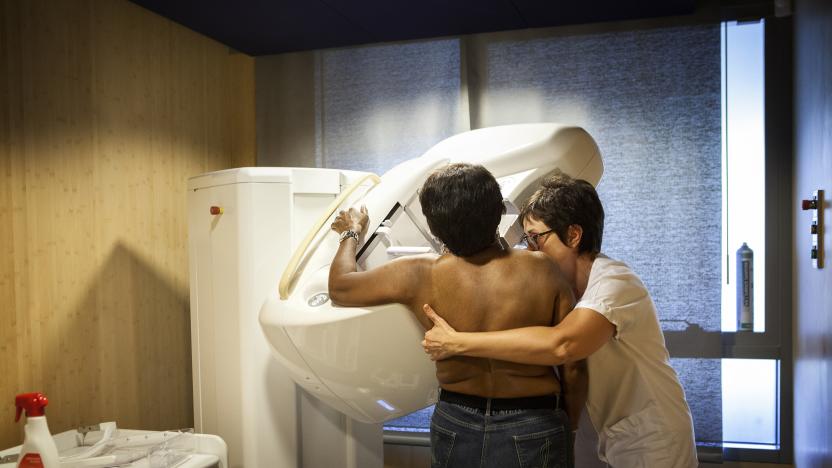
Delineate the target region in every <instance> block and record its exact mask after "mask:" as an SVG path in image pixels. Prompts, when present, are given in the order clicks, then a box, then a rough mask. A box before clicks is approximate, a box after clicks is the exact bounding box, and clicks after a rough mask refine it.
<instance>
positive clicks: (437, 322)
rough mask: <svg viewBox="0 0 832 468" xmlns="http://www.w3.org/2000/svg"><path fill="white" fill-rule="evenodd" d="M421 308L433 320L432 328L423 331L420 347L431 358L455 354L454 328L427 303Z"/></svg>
mask: <svg viewBox="0 0 832 468" xmlns="http://www.w3.org/2000/svg"><path fill="white" fill-rule="evenodd" d="M422 309H423V310H424V311H425V315H427V316H428V318H429V319H430V320H431V321H432V322H433V328H431V329H430V330H428V331H427V332H425V339H424V340H422V347H423V348H425V352H426V353H427V354H428V355H430V358H431V360H434V361H441V360H442V359H448V358H449V357H453V356H455V355H456V354H457V351H456V350H457V349H458V347H457V343H456V341H455V339H456V337H457V333H456V330H454V329H453V327H451V326H450V325H448V322H446V321H445V319H443V318H442V317H440V316H439V315H437V314H436V312H435V311H434V310H433V308H431V306H430V305H429V304H425V305H424V307H422Z"/></svg>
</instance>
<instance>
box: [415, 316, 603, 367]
mask: <svg viewBox="0 0 832 468" xmlns="http://www.w3.org/2000/svg"><path fill="white" fill-rule="evenodd" d="M424 310H425V314H426V315H427V316H428V318H430V319H431V321H433V323H434V327H433V328H431V329H430V330H428V331H427V332H426V333H425V339H424V341H423V342H422V346H423V347H424V348H425V352H426V353H427V354H429V355H430V358H431V359H433V360H434V361H437V360H442V359H447V358H450V357H453V356H472V357H484V358H491V359H501V360H504V361H510V362H517V363H523V364H536V365H548V366H560V365H562V364H565V363H567V362H575V361H579V360H581V359H586V358H587V357H588V356H589V355H591V354H592V353H594V352H595V351H598V350H599V349H601V347H602V346H604V344H605V343H607V342H608V341H609V340H611V339H612V337H613V336H614V335H615V325H613V324H612V323H610V321H609V320H607V319H606V318H604V316H603V315H601V314H599V313H597V312H596V311H594V310H591V309H585V308H578V309H575V310H573V311H572V312H571V313H569V314H568V315H567V316H566V317H565V318H564V319H563V321H562V322H560V323H559V324H558V325H557V326H555V327H526V328H516V329H513V330H502V331H494V332H482V333H462V332H458V331H456V330H454V329H453V328H452V327H451V326H450V325H449V324H448V323H447V322H446V321H445V320H444V319H442V317H440V316H439V315H438V314H437V313H436V312H435V311H434V310H433V309H432V308H431V307H430V305H428V304H425V308H424Z"/></svg>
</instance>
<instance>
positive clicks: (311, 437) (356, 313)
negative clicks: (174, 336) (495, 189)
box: [188, 124, 603, 467]
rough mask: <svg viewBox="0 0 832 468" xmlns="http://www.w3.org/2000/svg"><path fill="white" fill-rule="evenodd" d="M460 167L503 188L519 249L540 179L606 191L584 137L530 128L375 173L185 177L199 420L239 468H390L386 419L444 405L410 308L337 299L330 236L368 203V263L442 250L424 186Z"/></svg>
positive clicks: (448, 147)
mask: <svg viewBox="0 0 832 468" xmlns="http://www.w3.org/2000/svg"><path fill="white" fill-rule="evenodd" d="M453 162H471V163H477V164H482V165H484V166H485V167H486V168H488V169H489V170H490V171H491V172H492V173H493V174H494V175H495V176H496V177H497V178H498V180H499V182H500V185H501V188H502V191H503V196H504V198H505V200H506V205H507V213H506V215H505V216H504V218H503V222H502V223H501V225H500V233H501V235H502V236H503V237H505V238H506V240H507V241H508V242H509V244H513V243H515V242H516V241H517V240H519V237H520V235H521V234H522V228H521V227H519V226H518V223H516V213H517V211H516V208H515V207H516V206H517V205H519V204H521V203H522V202H523V201H525V199H526V198H527V197H528V196H529V195H530V194H531V192H532V191H534V190H535V189H536V188H537V185H538V183H539V181H540V180H541V179H542V178H543V177H545V176H546V175H548V174H550V173H552V172H553V171H554V170H556V169H560V170H562V171H563V172H565V173H567V174H570V175H572V176H574V177H578V178H582V179H586V180H588V181H590V182H591V183H593V184H597V182H598V181H599V179H600V177H601V174H602V172H603V163H602V160H601V156H600V154H599V152H598V148H597V146H596V144H595V142H594V140H593V139H592V137H591V136H590V135H589V134H587V133H586V132H585V131H584V130H583V129H581V128H578V127H570V126H563V125H557V124H523V125H510V126H503V127H493V128H486V129H480V130H474V131H471V132H466V133H462V134H459V135H456V136H454V137H451V138H448V139H446V140H444V141H442V142H440V143H439V144H437V145H436V146H434V147H433V148H431V149H430V150H429V151H428V152H427V153H425V154H424V155H423V156H421V157H419V158H415V159H412V160H410V161H406V162H404V163H402V164H400V165H398V166H396V167H394V168H393V169H391V170H390V171H388V172H387V173H385V174H384V175H383V176H382V177H380V178H379V177H377V176H375V175H372V174H367V173H361V172H355V171H343V170H336V169H301V168H245V169H233V170H228V171H219V172H215V173H209V174H205V175H202V176H198V177H194V178H192V179H191V180H190V181H189V201H188V204H189V230H190V241H189V242H190V262H191V327H192V344H193V379H194V407H195V408H194V409H195V412H194V416H195V425H196V428H197V430H198V431H201V432H209V433H214V434H218V435H220V436H221V437H222V438H223V439H224V440H225V441H226V442H227V444H228V446H229V464H230V466H231V467H239V466H247V467H257V466H287V467H288V466H304V467H317V466H346V467H359V466H360V467H372V466H378V467H380V466H381V455H380V453H381V437H382V433H381V426H380V424H379V423H381V422H384V421H387V420H390V419H393V418H397V417H400V416H402V415H404V414H407V413H410V412H413V411H415V410H418V409H420V408H423V407H425V406H428V405H430V404H432V403H434V402H435V400H436V397H437V383H436V378H435V375H434V366H433V363H432V362H431V361H430V360H429V359H428V358H427V357H426V356H425V355H424V353H423V352H422V349H421V346H420V342H421V340H422V337H423V333H424V330H423V329H422V328H421V326H420V325H419V323H418V322H417V321H416V319H415V318H414V317H413V316H412V314H411V312H410V311H409V310H408V309H407V308H405V307H404V306H402V305H400V304H390V305H385V306H378V307H369V308H346V307H339V306H337V305H335V304H333V303H332V302H331V301H330V300H329V296H328V286H327V277H328V273H329V265H330V263H331V261H332V258H333V256H334V254H335V251H336V250H337V247H338V236H337V235H335V234H334V233H333V232H332V231H330V229H329V225H330V223H331V222H332V219H333V218H334V216H335V214H336V212H337V211H338V210H340V209H346V208H348V207H349V206H353V205H357V204H364V205H366V206H367V208H368V210H369V216H370V222H369V228H368V234H367V236H366V237H365V240H364V243H363V245H361V246H359V253H358V263H359V266H360V267H361V268H367V269H369V268H373V267H375V266H378V265H380V264H382V263H384V262H388V261H390V260H392V259H394V258H396V257H400V256H403V255H412V254H418V253H425V252H431V251H433V252H438V251H439V249H440V248H441V246H440V245H438V243H437V241H436V240H435V239H434V237H433V236H432V235H431V234H430V232H429V230H428V227H427V223H426V221H425V219H424V217H423V215H422V212H421V207H420V206H419V201H418V195H417V190H418V188H419V187H420V186H421V185H422V183H423V182H424V180H425V179H426V178H427V176H428V175H429V174H430V173H431V171H433V170H435V169H437V168H440V167H443V166H445V165H447V164H449V163H453ZM258 319H259V323H258ZM336 410H337V411H336Z"/></svg>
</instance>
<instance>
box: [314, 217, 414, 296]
mask: <svg viewBox="0 0 832 468" xmlns="http://www.w3.org/2000/svg"><path fill="white" fill-rule="evenodd" d="M368 220H369V217H368V216H367V208H366V207H363V206H362V207H361V209H360V210H356V209H355V208H350V209H349V210H346V211H341V212H340V213H339V214H338V216H337V217H336V218H335V221H334V222H333V223H332V226H331V227H332V230H333V231H335V232H337V233H339V234H342V233H344V232H347V231H352V232H353V233H355V234H356V235H355V236H352V235H348V236H342V237H341V239H340V245H339V246H338V251H337V252H336V253H335V258H333V260H332V264H331V265H330V268H329V297H330V299H332V301H333V302H334V303H336V304H339V305H343V306H352V307H361V306H373V305H381V304H390V303H394V302H399V303H405V304H407V303H409V302H410V301H411V300H412V297H411V296H413V294H414V291H415V290H416V288H414V287H413V285H414V284H418V282H419V281H420V280H421V277H420V271H421V270H422V269H423V265H422V264H423V263H424V260H421V259H418V258H403V259H399V260H394V261H391V262H388V263H385V264H384V265H381V266H379V267H378V268H373V269H372V270H368V271H358V267H357V264H356V259H355V257H356V250H357V249H358V246H359V245H360V241H361V239H362V238H363V236H364V234H365V233H366V231H367V222H368Z"/></svg>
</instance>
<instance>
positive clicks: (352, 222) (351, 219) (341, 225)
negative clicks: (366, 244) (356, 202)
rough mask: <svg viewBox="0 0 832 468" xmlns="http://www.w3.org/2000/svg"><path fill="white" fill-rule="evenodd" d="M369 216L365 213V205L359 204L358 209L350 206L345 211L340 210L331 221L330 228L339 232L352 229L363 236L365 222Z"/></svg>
mask: <svg viewBox="0 0 832 468" xmlns="http://www.w3.org/2000/svg"><path fill="white" fill-rule="evenodd" d="M369 220H370V217H369V215H368V214H367V207H366V206H363V205H362V206H361V209H360V210H356V209H355V208H350V209H349V210H347V211H344V210H341V211H340V212H339V213H338V216H336V217H335V221H333V222H332V230H333V231H335V232H337V233H338V234H341V233H342V232H344V231H353V232H355V233H356V234H358V235H359V236H363V235H364V233H365V231H367V223H368V222H369Z"/></svg>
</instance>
